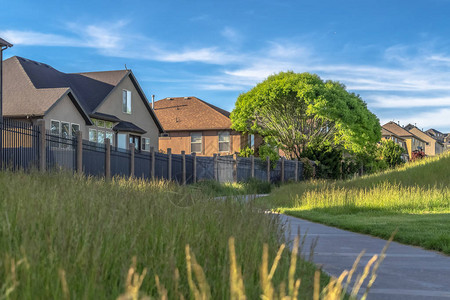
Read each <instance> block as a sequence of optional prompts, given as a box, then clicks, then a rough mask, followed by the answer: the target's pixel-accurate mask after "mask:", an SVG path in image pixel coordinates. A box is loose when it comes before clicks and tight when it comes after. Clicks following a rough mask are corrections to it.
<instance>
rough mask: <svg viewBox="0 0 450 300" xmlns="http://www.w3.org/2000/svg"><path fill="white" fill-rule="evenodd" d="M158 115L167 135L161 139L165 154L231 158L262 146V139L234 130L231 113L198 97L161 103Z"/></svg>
mask: <svg viewBox="0 0 450 300" xmlns="http://www.w3.org/2000/svg"><path fill="white" fill-rule="evenodd" d="M154 111H155V113H156V116H157V117H158V119H159V120H160V122H161V124H162V126H163V127H164V130H165V132H166V133H165V136H162V137H160V139H159V149H160V150H161V151H166V149H167V148H171V149H172V153H175V154H179V153H181V151H185V152H186V153H196V154H197V155H200V156H212V155H213V154H220V155H230V154H234V153H235V152H239V151H240V150H241V149H242V148H244V147H246V146H247V145H248V146H250V147H255V146H258V145H259V144H260V143H261V140H260V138H256V140H255V137H254V136H253V135H247V134H241V133H240V132H237V131H234V130H232V129H231V120H230V112H228V111H226V110H224V109H221V108H219V107H217V106H214V105H212V104H209V103H207V102H205V101H203V100H201V99H199V98H197V97H176V98H165V99H161V100H158V101H156V102H155V103H154Z"/></svg>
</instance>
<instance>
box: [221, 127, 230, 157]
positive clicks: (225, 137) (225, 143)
mask: <svg viewBox="0 0 450 300" xmlns="http://www.w3.org/2000/svg"><path fill="white" fill-rule="evenodd" d="M219 152H230V132H229V131H221V132H219Z"/></svg>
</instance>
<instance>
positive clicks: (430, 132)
mask: <svg viewBox="0 0 450 300" xmlns="http://www.w3.org/2000/svg"><path fill="white" fill-rule="evenodd" d="M425 133H426V134H428V135H429V136H432V137H433V138H434V139H436V140H438V141H440V142H444V138H445V137H446V134H444V133H442V132H440V131H439V130H436V129H434V128H430V129H428V130H427V131H425Z"/></svg>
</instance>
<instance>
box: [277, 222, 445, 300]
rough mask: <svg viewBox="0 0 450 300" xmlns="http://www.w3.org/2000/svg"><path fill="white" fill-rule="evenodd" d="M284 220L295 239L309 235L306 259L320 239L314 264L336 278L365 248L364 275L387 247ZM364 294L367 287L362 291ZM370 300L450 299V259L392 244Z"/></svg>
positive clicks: (337, 231) (360, 237)
mask: <svg viewBox="0 0 450 300" xmlns="http://www.w3.org/2000/svg"><path fill="white" fill-rule="evenodd" d="M281 218H282V219H283V220H284V221H286V222H288V224H289V225H290V228H291V233H290V234H289V233H287V235H288V237H289V238H290V239H291V240H294V238H295V236H296V235H297V230H298V228H300V231H301V232H300V233H301V234H304V233H305V232H307V234H306V242H305V245H304V253H305V254H306V258H308V255H309V253H310V245H311V242H312V241H313V240H314V239H316V238H318V241H317V245H316V247H315V248H314V255H313V261H314V263H316V264H317V265H321V266H322V269H323V270H324V271H325V272H327V273H329V274H331V275H333V276H339V275H340V274H341V273H342V271H344V270H349V269H350V268H351V267H352V265H353V262H354V261H355V259H356V257H357V256H358V255H359V253H360V252H361V251H362V250H364V249H365V250H366V254H365V255H364V256H363V258H362V259H361V262H360V268H359V269H358V272H357V273H358V274H359V273H361V271H362V268H363V266H365V264H366V263H367V261H368V260H369V259H370V258H371V257H372V256H373V255H374V254H379V253H380V252H381V250H382V249H383V247H384V245H385V244H386V241H385V240H382V239H379V238H375V237H371V236H367V235H364V234H358V233H353V232H349V231H345V230H341V229H337V228H334V227H329V226H325V225H321V224H317V223H313V222H309V221H306V220H303V219H298V218H294V217H289V216H285V215H281ZM364 291H365V285H364V286H363V288H362V292H364ZM361 294H362V293H361ZM368 299H369V300H370V299H398V300H402V299H411V300H418V299H432V300H435V299H436V300H437V299H450V257H448V256H444V255H442V254H439V253H437V252H433V251H427V250H423V249H421V248H418V247H413V246H406V245H402V244H399V243H395V242H392V243H391V245H390V246H389V249H388V251H387V253H386V258H385V260H384V261H383V262H382V264H381V266H380V268H379V270H378V277H377V279H376V281H375V283H374V285H373V286H372V288H371V290H370V292H369V296H368Z"/></svg>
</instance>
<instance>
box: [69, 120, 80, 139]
mask: <svg viewBox="0 0 450 300" xmlns="http://www.w3.org/2000/svg"><path fill="white" fill-rule="evenodd" d="M73 125H77V126H78V131H81V126H80V124H77V123H70V134H71V136H72V138H75V137H76V135H75V136H74V135H73ZM78 131H77V132H78Z"/></svg>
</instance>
